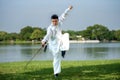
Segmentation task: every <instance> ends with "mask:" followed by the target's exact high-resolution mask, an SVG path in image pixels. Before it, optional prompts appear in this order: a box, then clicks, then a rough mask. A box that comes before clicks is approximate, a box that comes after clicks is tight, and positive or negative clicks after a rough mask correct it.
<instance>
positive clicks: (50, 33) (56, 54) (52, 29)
mask: <svg viewBox="0 0 120 80" xmlns="http://www.w3.org/2000/svg"><path fill="white" fill-rule="evenodd" d="M69 10H70V9H69V8H68V9H66V10H65V12H64V13H63V14H62V15H61V16H60V17H59V23H58V25H57V26H54V25H53V24H52V23H51V25H50V26H49V27H48V28H47V34H46V35H45V37H44V39H43V40H42V42H46V41H48V43H49V50H50V51H51V52H52V54H53V58H54V59H53V67H54V74H58V73H60V72H61V54H60V51H61V50H62V48H60V47H62V40H61V38H62V32H61V31H62V30H61V27H60V26H61V24H62V22H63V20H64V19H65V17H66V15H67V13H68V12H69ZM60 49H61V50H60Z"/></svg>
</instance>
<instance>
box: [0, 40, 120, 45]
mask: <svg viewBox="0 0 120 80" xmlns="http://www.w3.org/2000/svg"><path fill="white" fill-rule="evenodd" d="M69 42H70V43H101V41H99V40H83V41H80V40H70V41H69ZM108 42H109V41H106V42H102V43H108ZM117 42H120V41H110V43H117ZM0 43H2V44H4V43H5V44H29V43H31V44H40V43H41V41H0Z"/></svg>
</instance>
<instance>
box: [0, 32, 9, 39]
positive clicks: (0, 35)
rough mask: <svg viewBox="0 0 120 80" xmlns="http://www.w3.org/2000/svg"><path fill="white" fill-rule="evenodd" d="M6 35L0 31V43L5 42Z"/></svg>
mask: <svg viewBox="0 0 120 80" xmlns="http://www.w3.org/2000/svg"><path fill="white" fill-rule="evenodd" d="M6 35H7V32H5V31H0V41H4V40H6V37H5V36H6Z"/></svg>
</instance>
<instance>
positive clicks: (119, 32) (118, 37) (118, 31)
mask: <svg viewBox="0 0 120 80" xmlns="http://www.w3.org/2000/svg"><path fill="white" fill-rule="evenodd" d="M115 37H116V39H117V40H118V41H120V30H117V31H116V32H115Z"/></svg>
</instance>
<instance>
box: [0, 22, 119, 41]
mask: <svg viewBox="0 0 120 80" xmlns="http://www.w3.org/2000/svg"><path fill="white" fill-rule="evenodd" d="M66 32H67V33H69V34H70V40H79V38H78V37H77V36H82V37H83V38H84V39H85V40H100V41H112V40H115V41H120V29H119V30H109V29H108V28H107V27H106V26H103V25H100V24H95V25H93V26H88V27H87V28H86V29H85V30H81V31H74V30H67V31H63V33H66ZM45 34H46V29H43V28H40V27H32V26H25V27H24V28H22V29H21V30H20V33H7V32H5V31H0V41H9V40H14V41H16V40H20V41H31V40H42V38H43V37H44V35H45Z"/></svg>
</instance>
